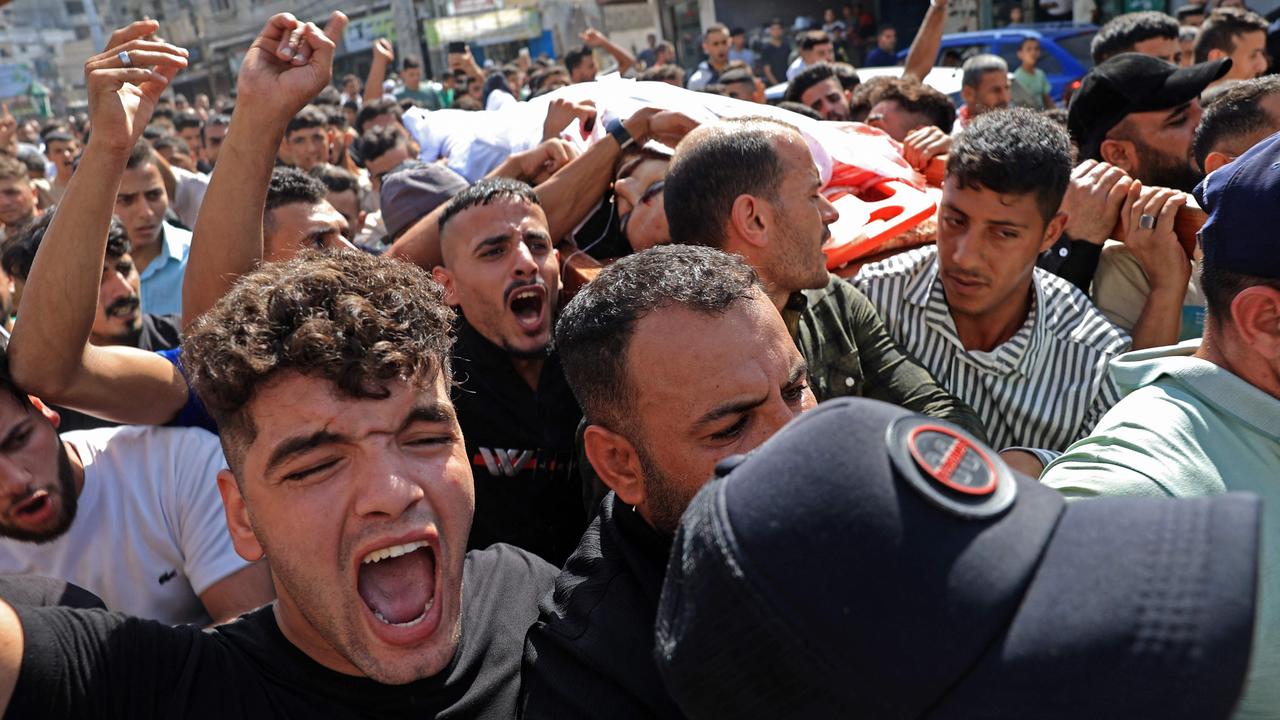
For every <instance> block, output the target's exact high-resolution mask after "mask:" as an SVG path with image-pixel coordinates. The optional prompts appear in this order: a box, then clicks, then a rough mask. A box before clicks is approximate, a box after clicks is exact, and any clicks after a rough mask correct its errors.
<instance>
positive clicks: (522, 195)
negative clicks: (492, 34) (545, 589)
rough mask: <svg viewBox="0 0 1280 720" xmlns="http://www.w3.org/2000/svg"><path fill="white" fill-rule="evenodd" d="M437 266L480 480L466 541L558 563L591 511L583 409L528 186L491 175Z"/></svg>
mask: <svg viewBox="0 0 1280 720" xmlns="http://www.w3.org/2000/svg"><path fill="white" fill-rule="evenodd" d="M439 228H440V251H441V256H442V258H443V263H442V264H441V265H440V266H438V267H436V268H435V269H434V270H433V272H434V274H435V278H436V280H437V281H438V282H439V283H440V284H441V285H442V286H444V292H445V295H444V296H445V301H446V302H448V303H449V305H451V306H453V307H454V308H457V310H458V319H457V338H458V340H457V344H456V345H455V347H454V352H453V358H454V359H453V362H454V380H455V381H456V388H455V392H454V398H453V402H454V405H455V406H456V407H457V410H458V423H459V425H460V426H461V427H462V433H463V437H465V438H466V442H467V454H468V456H469V457H470V458H471V467H472V472H473V474H474V475H475V479H476V513H475V521H474V522H473V524H472V528H471V547H473V548H484V547H488V546H489V545H491V544H493V543H495V542H507V543H510V544H512V545H515V546H517V547H520V548H523V549H525V550H529V551H530V552H533V553H536V554H538V555H540V556H542V557H543V558H546V559H547V560H549V561H551V562H552V563H553V564H556V565H560V564H561V563H563V562H564V559H565V558H566V557H568V556H569V553H570V552H572V551H573V548H574V546H576V545H577V543H578V539H579V538H580V537H581V536H582V531H583V530H584V529H585V528H586V524H587V517H586V514H585V512H584V509H583V503H582V481H581V479H580V475H579V472H578V467H577V458H576V444H575V442H574V433H575V431H576V429H577V426H578V422H579V420H581V418H582V412H581V410H579V409H578V404H577V402H576V401H575V400H574V397H573V392H572V391H571V390H570V388H569V385H568V383H567V382H565V378H564V372H563V370H561V366H560V358H559V356H558V355H557V354H556V353H555V352H554V351H553V350H551V333H552V327H553V325H552V324H553V321H554V318H555V311H556V308H557V306H558V301H559V297H560V260H559V253H558V252H557V251H556V249H555V247H554V239H553V238H552V237H551V233H550V232H549V230H548V227H547V216H546V214H545V213H544V212H543V209H542V204H541V201H540V200H539V199H538V196H537V194H535V193H534V191H533V189H532V188H530V187H529V186H528V185H526V184H525V183H522V182H519V181H516V180H509V179H506V178H496V179H485V180H481V181H480V182H478V183H476V184H475V185H472V186H471V187H469V188H467V189H466V190H463V191H462V192H460V193H458V194H457V195H455V196H454V197H453V199H452V200H450V201H449V204H448V205H446V206H445V210H444V212H443V213H442V214H441V216H440V220H439Z"/></svg>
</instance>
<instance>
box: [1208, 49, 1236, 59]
mask: <svg viewBox="0 0 1280 720" xmlns="http://www.w3.org/2000/svg"><path fill="white" fill-rule="evenodd" d="M1224 57H1231V55H1230V54H1229V53H1227V52H1226V51H1225V50H1222V49H1220V48H1213V49H1212V50H1210V51H1209V55H1208V57H1206V58H1205V60H1206V61H1209V60H1218V59H1219V58H1224Z"/></svg>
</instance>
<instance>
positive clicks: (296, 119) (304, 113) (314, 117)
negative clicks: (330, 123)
mask: <svg viewBox="0 0 1280 720" xmlns="http://www.w3.org/2000/svg"><path fill="white" fill-rule="evenodd" d="M325 125H326V121H325V117H324V113H323V112H321V111H320V108H318V107H316V106H315V105H308V106H306V107H304V108H302V109H301V110H299V111H298V114H297V115H294V116H293V117H292V118H290V119H289V124H288V125H287V126H285V129H284V136H285V137H289V136H290V135H292V134H293V133H295V132H298V131H299V130H310V129H312V128H324V127H325Z"/></svg>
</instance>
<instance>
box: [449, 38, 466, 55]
mask: <svg viewBox="0 0 1280 720" xmlns="http://www.w3.org/2000/svg"><path fill="white" fill-rule="evenodd" d="M454 53H457V54H459V55H465V54H466V53H467V44H466V43H465V42H460V41H456V40H455V41H453V42H450V43H449V54H450V55H452V54H454Z"/></svg>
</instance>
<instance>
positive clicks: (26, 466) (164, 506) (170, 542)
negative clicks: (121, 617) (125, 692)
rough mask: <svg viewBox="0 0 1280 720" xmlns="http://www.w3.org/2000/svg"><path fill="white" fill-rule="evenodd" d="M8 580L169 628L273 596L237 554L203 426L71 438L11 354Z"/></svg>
mask: <svg viewBox="0 0 1280 720" xmlns="http://www.w3.org/2000/svg"><path fill="white" fill-rule="evenodd" d="M0 388H3V390H4V391H3V392H0V438H3V440H2V441H0V457H3V458H4V461H3V464H2V465H0V467H2V468H3V470H0V489H2V491H3V495H0V537H3V538H4V539H3V540H0V574H5V575H42V576H46V577H54V578H58V579H61V580H66V581H68V582H72V583H75V584H77V585H79V586H81V587H83V588H85V589H87V590H90V591H91V592H93V593H94V594H96V595H98V596H99V597H101V598H102V599H103V601H104V602H105V603H106V604H107V607H108V608H109V609H111V610H117V611H120V612H126V613H129V614H131V615H136V616H138V617H142V618H149V619H153V620H159V621H160V622H164V623H168V624H184V623H191V624H197V625H207V624H209V623H211V622H225V621H227V620H230V619H232V618H234V617H236V616H237V615H239V614H240V613H242V612H246V611H248V610H251V609H253V608H255V607H258V606H259V605H261V604H262V603H265V602H268V601H270V600H271V598H272V592H271V581H270V575H269V573H268V572H267V569H266V567H265V566H260V565H254V564H251V563H247V562H245V561H244V560H243V559H241V558H240V557H239V556H238V555H237V554H236V552H235V548H234V547H233V546H232V544H231V536H230V535H229V534H228V533H227V526H226V521H225V520H224V519H223V513H222V502H221V500H220V499H219V497H218V494H217V489H216V486H215V484H214V483H213V479H214V478H215V477H216V476H217V474H218V471H219V470H220V469H221V468H223V467H224V466H225V462H224V460H223V457H222V451H221V449H220V448H219V447H218V441H217V438H216V437H214V436H213V435H211V434H210V433H208V432H206V431H204V430H200V429H197V428H142V427H122V428H101V429H97V430H85V431H77V432H65V433H59V431H58V424H59V419H60V418H59V415H58V413H57V411H55V410H53V409H51V408H49V407H48V406H46V405H44V404H43V403H41V402H40V401H39V400H38V399H36V398H34V397H30V396H28V395H26V394H25V393H23V392H22V390H21V389H20V388H18V387H17V386H16V385H14V384H13V380H12V379H11V378H10V376H9V370H8V360H7V357H6V356H5V355H4V354H3V352H0Z"/></svg>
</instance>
